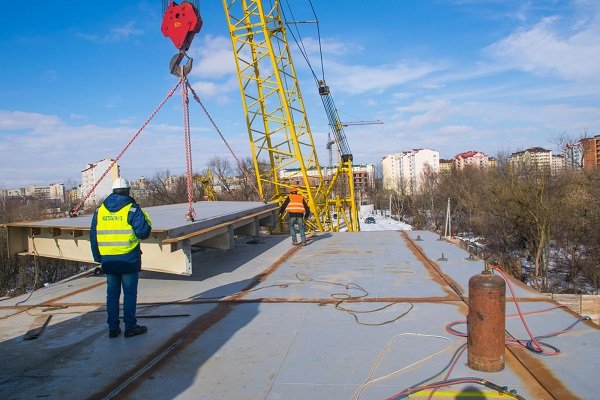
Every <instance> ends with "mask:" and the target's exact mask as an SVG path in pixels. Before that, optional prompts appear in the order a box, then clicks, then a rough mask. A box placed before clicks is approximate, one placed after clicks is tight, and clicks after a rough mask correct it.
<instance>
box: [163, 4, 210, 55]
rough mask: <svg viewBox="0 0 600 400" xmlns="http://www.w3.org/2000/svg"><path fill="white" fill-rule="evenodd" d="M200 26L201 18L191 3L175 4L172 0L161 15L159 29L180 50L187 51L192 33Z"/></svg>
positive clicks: (192, 36)
mask: <svg viewBox="0 0 600 400" xmlns="http://www.w3.org/2000/svg"><path fill="white" fill-rule="evenodd" d="M200 28H202V18H200V13H199V12H198V10H197V9H196V7H194V6H193V5H192V3H189V2H187V1H184V2H183V3H181V4H177V3H175V2H174V1H172V2H170V3H169V7H168V8H167V11H166V12H165V15H164V16H163V21H162V26H161V29H160V30H161V32H162V33H163V35H165V36H166V37H168V38H170V39H171V40H172V41H173V44H174V45H175V47H177V48H178V49H179V50H180V51H187V50H188V49H189V48H190V45H191V44H192V39H194V35H195V34H196V33H198V32H200Z"/></svg>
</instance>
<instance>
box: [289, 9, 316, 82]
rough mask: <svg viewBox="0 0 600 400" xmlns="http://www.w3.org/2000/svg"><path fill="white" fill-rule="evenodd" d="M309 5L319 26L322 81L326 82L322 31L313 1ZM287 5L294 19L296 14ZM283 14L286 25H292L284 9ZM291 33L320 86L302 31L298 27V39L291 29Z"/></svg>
mask: <svg viewBox="0 0 600 400" xmlns="http://www.w3.org/2000/svg"><path fill="white" fill-rule="evenodd" d="M309 3H310V8H311V10H312V12H313V15H314V16H315V22H316V24H317V37H318V40H319V54H320V58H321V76H322V78H321V79H322V80H323V81H324V80H325V67H324V65H323V51H322V48H321V31H320V29H319V20H318V18H317V13H316V12H315V9H314V7H313V5H312V1H311V0H309ZM286 4H287V7H288V9H289V10H290V15H291V17H292V18H294V13H293V12H292V8H291V7H290V4H289V2H288V1H287V0H286ZM281 14H282V16H283V20H284V22H285V23H286V25H290V23H289V22H288V19H287V18H286V16H285V11H284V10H283V7H282V8H281ZM289 32H290V34H291V35H292V39H294V42H296V46H298V50H300V54H302V57H303V58H304V60H305V61H306V64H307V65H308V68H309V69H310V72H311V73H312V76H313V78H314V79H315V83H317V85H318V84H319V78H318V77H317V74H316V73H315V70H314V69H313V67H312V64H311V63H310V60H309V58H308V51H307V50H306V48H305V47H304V42H303V41H302V35H301V34H300V30H299V29H298V27H296V33H297V35H298V38H296V35H294V32H293V31H292V29H290V30H289Z"/></svg>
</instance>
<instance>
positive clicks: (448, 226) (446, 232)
mask: <svg viewBox="0 0 600 400" xmlns="http://www.w3.org/2000/svg"><path fill="white" fill-rule="evenodd" d="M444 236H445V237H446V238H450V237H451V236H452V221H451V218H450V197H448V206H447V207H446V222H445V224H444Z"/></svg>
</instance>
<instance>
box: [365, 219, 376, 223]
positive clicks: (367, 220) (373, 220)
mask: <svg viewBox="0 0 600 400" xmlns="http://www.w3.org/2000/svg"><path fill="white" fill-rule="evenodd" d="M374 223H375V218H373V217H367V218H366V219H365V224H374Z"/></svg>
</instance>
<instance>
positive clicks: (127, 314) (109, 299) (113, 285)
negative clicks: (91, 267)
mask: <svg viewBox="0 0 600 400" xmlns="http://www.w3.org/2000/svg"><path fill="white" fill-rule="evenodd" d="M138 279H139V273H138V272H134V273H132V274H106V312H107V313H108V319H107V321H106V322H108V329H110V330H111V331H112V330H116V329H117V328H118V327H119V299H120V297H121V286H123V321H124V322H125V330H128V329H131V328H133V327H135V326H136V325H137V320H136V319H135V309H136V304H137V287H138Z"/></svg>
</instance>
